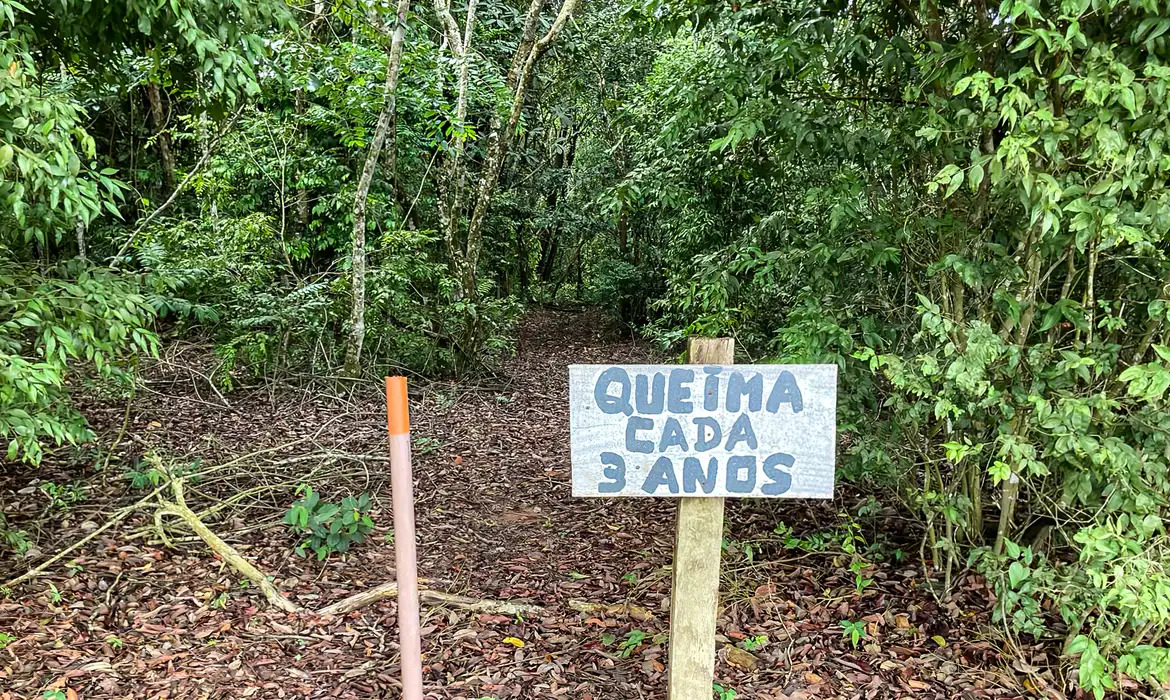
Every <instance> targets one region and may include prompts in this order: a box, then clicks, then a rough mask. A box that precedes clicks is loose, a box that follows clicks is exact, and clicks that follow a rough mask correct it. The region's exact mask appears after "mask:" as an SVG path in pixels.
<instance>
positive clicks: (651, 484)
mask: <svg viewBox="0 0 1170 700" xmlns="http://www.w3.org/2000/svg"><path fill="white" fill-rule="evenodd" d="M663 485H665V486H666V488H667V490H669V491H670V493H671V494H672V495H673V494H676V493H678V479H677V478H676V477H675V475H674V462H671V461H670V457H659V458H658V459H657V460H656V461H655V462H654V466H652V467H650V473H649V474H647V475H646V480H645V481H644V482H642V490H643V491H645V492H646V493H651V494H652V493H654V492H656V491H657V490H658V487H659V486H663Z"/></svg>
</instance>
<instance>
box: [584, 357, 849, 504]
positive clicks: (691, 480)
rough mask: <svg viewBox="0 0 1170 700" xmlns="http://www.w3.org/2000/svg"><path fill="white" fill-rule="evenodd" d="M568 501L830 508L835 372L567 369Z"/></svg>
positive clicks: (832, 368) (796, 368) (804, 368)
mask: <svg viewBox="0 0 1170 700" xmlns="http://www.w3.org/2000/svg"><path fill="white" fill-rule="evenodd" d="M569 401H570V423H571V426H572V460H573V495H574V496H643V497H652V496H659V497H663V496H665V497H670V496H698V497H702V496H706V497H753V498H832V497H833V464H834V458H835V456H836V442H837V366H836V365H710V364H707V365H572V366H570V367H569Z"/></svg>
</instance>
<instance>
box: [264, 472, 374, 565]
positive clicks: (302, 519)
mask: <svg viewBox="0 0 1170 700" xmlns="http://www.w3.org/2000/svg"><path fill="white" fill-rule="evenodd" d="M297 495H299V496H301V498H300V500H298V501H297V502H295V503H293V505H292V507H291V508H289V509H288V512H286V513H285V514H284V523H285V524H286V525H288V528H289V530H290V531H292V532H295V533H297V534H301V535H308V536H309V537H308V538H307V539H305V540H303V541H302V542H301V543H300V544H298V545H297V547H296V553H297V554H298V555H299V556H302V557H303V556H307V554H308V552H309V551H312V552H313V553H315V554H316V555H317V559H318V561H320V560H322V559H324V558H325V557H327V556H329V555H330V554H334V553H337V552H341V553H345V552H348V551H349V548H350V546H352V545H354V544H361V543H362V542H364V541H365V539H366V536H367V535H368V534H369V533H370V531H371V530H373V529H374V521H373V520H372V519H371V518H370V516H369V511H370V495H369V494H368V493H362V494H361V495H359V496H358V497H357V498H354V497H352V496H346V497H345V498H343V499H341V503H337V504H334V503H326V502H324V501H322V500H321V497H320V495H319V494H317V492H316V491H314V490H313V488H312V487H311V486H309V485H308V484H302V485H301V486H300V487H299V488H298V489H297Z"/></svg>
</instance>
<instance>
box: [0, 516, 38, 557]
mask: <svg viewBox="0 0 1170 700" xmlns="http://www.w3.org/2000/svg"><path fill="white" fill-rule="evenodd" d="M0 542H2V543H3V544H4V546H5V547H7V548H8V549H11V550H12V551H13V552H16V553H17V554H24V553H25V552H27V551H28V550H30V549H32V540H31V539H29V536H28V533H27V532H25V531H24V530H21V529H20V528H15V527H9V526H8V523H7V521H6V520H5V519H4V516H3V515H2V514H0Z"/></svg>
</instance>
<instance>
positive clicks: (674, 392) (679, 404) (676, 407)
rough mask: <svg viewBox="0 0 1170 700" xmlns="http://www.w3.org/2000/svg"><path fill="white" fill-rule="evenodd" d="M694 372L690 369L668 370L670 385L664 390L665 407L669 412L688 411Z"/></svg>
mask: <svg viewBox="0 0 1170 700" xmlns="http://www.w3.org/2000/svg"><path fill="white" fill-rule="evenodd" d="M694 380H695V372H694V370H690V369H672V370H670V386H669V387H668V388H667V390H666V409H667V410H668V411H670V412H671V413H690V412H691V410H692V408H693V406H692V405H691V387H690V383H691V382H693V381H694Z"/></svg>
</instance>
